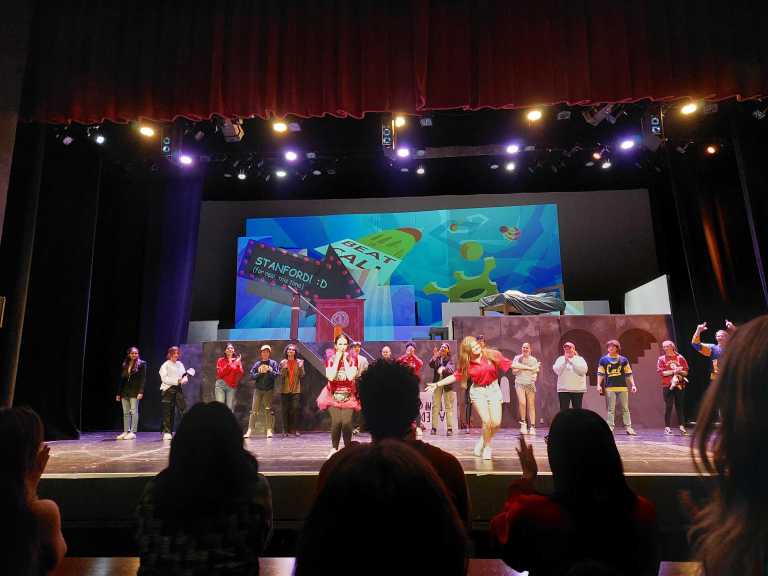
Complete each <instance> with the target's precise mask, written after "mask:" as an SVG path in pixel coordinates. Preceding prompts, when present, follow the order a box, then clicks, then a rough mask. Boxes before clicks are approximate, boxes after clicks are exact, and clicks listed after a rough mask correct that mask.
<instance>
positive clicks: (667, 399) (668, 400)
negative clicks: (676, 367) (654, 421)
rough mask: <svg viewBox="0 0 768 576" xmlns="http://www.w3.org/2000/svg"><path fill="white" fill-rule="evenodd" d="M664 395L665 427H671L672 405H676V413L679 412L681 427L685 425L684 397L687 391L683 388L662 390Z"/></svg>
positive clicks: (678, 419) (678, 421) (678, 417)
mask: <svg viewBox="0 0 768 576" xmlns="http://www.w3.org/2000/svg"><path fill="white" fill-rule="evenodd" d="M662 393H663V394H664V426H666V427H667V428H669V427H670V422H672V403H673V402H674V403H675V412H677V423H678V424H679V425H680V426H684V425H685V415H684V414H683V397H684V395H685V391H684V390H682V389H681V388H675V389H674V390H670V389H669V388H662Z"/></svg>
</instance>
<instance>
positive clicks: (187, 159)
mask: <svg viewBox="0 0 768 576" xmlns="http://www.w3.org/2000/svg"><path fill="white" fill-rule="evenodd" d="M179 162H180V163H181V164H183V165H184V166H192V156H190V155H189V154H181V155H180V156H179Z"/></svg>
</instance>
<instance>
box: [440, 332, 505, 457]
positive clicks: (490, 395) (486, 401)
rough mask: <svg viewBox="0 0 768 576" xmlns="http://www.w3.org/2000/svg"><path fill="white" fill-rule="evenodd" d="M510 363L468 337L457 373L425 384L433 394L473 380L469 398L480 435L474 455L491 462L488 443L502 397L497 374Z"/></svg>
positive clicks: (461, 349) (498, 418) (497, 424)
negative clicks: (479, 424) (481, 428)
mask: <svg viewBox="0 0 768 576" xmlns="http://www.w3.org/2000/svg"><path fill="white" fill-rule="evenodd" d="M510 366H512V361H511V360H510V359H509V358H506V357H505V356H503V355H502V354H501V352H499V351H498V350H494V349H493V348H483V347H481V346H480V343H479V342H478V341H477V339H476V338H475V337H474V336H467V337H466V338H464V340H462V341H461V346H460V347H459V366H458V369H457V370H456V372H454V373H453V374H451V375H450V376H446V377H445V378H443V379H442V380H439V381H438V382H432V383H430V384H427V391H429V392H434V390H435V389H436V388H437V387H438V386H448V385H449V384H453V383H454V382H461V385H462V387H463V388H466V386H467V378H470V379H471V380H472V388H471V389H470V391H469V397H470V399H471V400H472V404H474V406H475V410H477V413H478V414H479V415H480V420H481V421H482V423H483V424H482V425H483V434H482V437H481V438H480V440H479V441H478V442H477V444H476V445H475V450H474V453H475V456H482V457H483V460H491V459H492V458H493V454H492V451H491V441H492V440H493V437H494V436H495V435H496V432H498V430H499V427H500V426H501V403H502V395H501V388H500V387H499V372H500V371H501V372H506V371H508V370H509V368H510Z"/></svg>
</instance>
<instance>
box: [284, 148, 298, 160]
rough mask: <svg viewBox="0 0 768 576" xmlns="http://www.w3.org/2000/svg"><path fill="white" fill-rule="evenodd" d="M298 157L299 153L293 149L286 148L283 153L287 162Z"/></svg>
mask: <svg viewBox="0 0 768 576" xmlns="http://www.w3.org/2000/svg"><path fill="white" fill-rule="evenodd" d="M298 157H299V155H298V154H296V152H294V151H293V150H287V151H286V153H285V159H286V160H288V162H295V161H296V159H297V158H298Z"/></svg>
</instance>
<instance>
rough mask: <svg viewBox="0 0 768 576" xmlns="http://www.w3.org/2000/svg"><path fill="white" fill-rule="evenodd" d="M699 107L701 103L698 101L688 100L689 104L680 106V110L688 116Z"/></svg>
mask: <svg viewBox="0 0 768 576" xmlns="http://www.w3.org/2000/svg"><path fill="white" fill-rule="evenodd" d="M698 109H699V105H698V104H696V102H688V104H685V105H684V106H683V107H682V108H680V112H681V113H682V114H684V115H686V116H690V115H691V114H693V113H694V112H696V110H698Z"/></svg>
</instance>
